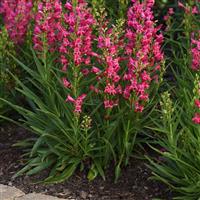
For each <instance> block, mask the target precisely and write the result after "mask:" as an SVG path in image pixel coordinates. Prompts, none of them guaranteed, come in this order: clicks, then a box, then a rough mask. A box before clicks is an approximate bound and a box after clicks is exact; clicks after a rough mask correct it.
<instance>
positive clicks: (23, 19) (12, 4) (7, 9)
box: [0, 0, 33, 44]
mask: <svg viewBox="0 0 200 200" xmlns="http://www.w3.org/2000/svg"><path fill="white" fill-rule="evenodd" d="M32 6H33V5H32V1H31V0H30V1H26V0H2V2H1V4H0V13H1V14H3V19H4V23H5V26H6V29H7V30H8V34H9V36H10V38H11V40H12V41H13V42H14V43H16V44H21V43H23V41H24V38H25V36H26V33H27V28H28V24H29V22H30V19H31V11H32Z"/></svg>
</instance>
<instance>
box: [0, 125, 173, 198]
mask: <svg viewBox="0 0 200 200" xmlns="http://www.w3.org/2000/svg"><path fill="white" fill-rule="evenodd" d="M30 136H31V134H30V133H29V132H28V131H26V130H25V129H23V128H21V127H16V126H13V125H1V126H0V184H5V185H10V186H15V187H17V188H19V189H21V190H22V191H23V192H25V193H31V192H39V193H44V194H49V195H53V196H57V197H61V198H71V199H74V198H76V199H77V200H81V199H88V200H119V199H122V200H153V199H163V200H168V199H169V200H170V199H172V194H171V193H170V192H169V190H168V188H166V187H165V186H163V185H162V184H160V183H157V182H154V181H153V180H150V179H149V177H150V176H151V171H150V170H149V169H148V168H147V167H146V165H145V163H144V161H141V160H138V159H134V158H133V159H132V160H131V161H130V164H129V166H127V167H126V168H125V169H123V171H122V176H121V177H120V179H119V181H118V183H117V184H114V181H113V180H114V177H113V169H112V168H110V169H109V170H108V171H107V172H106V174H107V176H106V177H107V179H106V181H103V180H102V179H101V178H100V177H99V178H96V179H95V180H94V181H92V182H89V181H88V180H87V178H86V175H85V174H84V173H80V172H77V173H76V174H75V175H74V176H73V177H71V178H70V179H69V180H68V181H66V182H64V183H62V184H54V185H42V184H33V182H35V181H39V180H42V179H43V178H45V177H46V175H47V172H43V173H41V174H38V175H34V176H31V177H28V176H21V177H19V178H16V179H14V180H13V179H12V178H11V177H12V176H13V174H15V173H16V172H17V171H18V170H19V169H21V168H22V166H23V163H22V154H23V153H24V152H22V150H19V149H17V148H14V147H12V145H13V144H14V143H16V142H18V141H20V140H22V139H25V138H28V137H30Z"/></svg>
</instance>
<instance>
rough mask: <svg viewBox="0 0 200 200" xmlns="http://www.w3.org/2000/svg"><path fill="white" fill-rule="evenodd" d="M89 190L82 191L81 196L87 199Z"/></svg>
mask: <svg viewBox="0 0 200 200" xmlns="http://www.w3.org/2000/svg"><path fill="white" fill-rule="evenodd" d="M87 195H88V194H87V192H85V191H81V192H80V197H81V198H82V199H86V198H87Z"/></svg>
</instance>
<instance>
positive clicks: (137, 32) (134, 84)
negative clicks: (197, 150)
mask: <svg viewBox="0 0 200 200" xmlns="http://www.w3.org/2000/svg"><path fill="white" fill-rule="evenodd" d="M132 2H133V6H132V7H131V8H130V9H129V11H128V22H127V30H126V34H125V37H126V39H127V41H128V42H127V45H126V48H125V54H126V55H127V57H128V69H127V71H126V73H125V75H124V78H123V79H124V81H125V84H126V86H125V89H124V91H123V94H124V97H125V98H126V99H127V100H129V101H130V104H131V107H134V109H135V111H136V112H142V111H143V109H144V105H145V102H147V101H148V99H149V92H148V91H149V88H150V86H151V83H152V81H153V80H154V81H157V79H158V77H159V76H158V75H159V71H160V68H161V67H160V66H161V63H162V62H163V52H162V51H161V45H162V42H163V35H162V34H161V33H159V30H160V27H155V22H154V16H153V11H152V8H153V5H154V1H153V0H145V1H143V3H140V1H132Z"/></svg>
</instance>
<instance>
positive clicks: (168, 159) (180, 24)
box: [148, 1, 200, 200]
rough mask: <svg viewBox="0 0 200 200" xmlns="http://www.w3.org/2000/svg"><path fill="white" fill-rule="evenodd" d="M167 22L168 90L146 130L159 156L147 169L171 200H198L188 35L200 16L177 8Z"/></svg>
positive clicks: (195, 78) (194, 82) (195, 81)
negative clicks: (168, 191) (171, 193)
mask: <svg viewBox="0 0 200 200" xmlns="http://www.w3.org/2000/svg"><path fill="white" fill-rule="evenodd" d="M191 2H192V1H191ZM191 2H188V3H191ZM192 3H194V2H192ZM189 5H190V4H187V6H189ZM167 23H168V28H167V32H166V33H165V34H166V44H165V53H166V55H167V57H168V58H167V64H168V65H169V66H170V67H169V68H168V70H167V75H168V77H167V79H168V82H166V83H167V84H166V85H167V86H166V88H167V89H168V91H167V92H165V93H163V95H162V97H161V103H160V107H161V111H156V112H157V113H158V116H157V117H154V118H153V119H152V122H153V123H154V126H153V127H149V128H150V129H151V130H153V132H154V133H155V134H156V137H157V139H156V142H155V143H156V145H152V144H151V147H152V148H153V149H154V150H155V151H156V152H157V153H158V156H157V157H154V158H148V160H149V162H150V166H149V167H150V169H152V171H153V178H154V179H156V180H158V181H161V182H163V183H165V184H167V185H169V186H170V188H171V189H172V190H173V191H174V192H175V195H174V198H173V199H181V200H186V199H187V200H190V199H191V200H195V199H196V200H197V199H199V198H200V192H199V191H200V184H199V183H200V167H199V166H200V157H199V153H200V145H199V144H200V143H199V141H200V127H199V125H195V124H194V123H193V122H192V118H193V116H194V113H195V110H196V108H195V105H194V99H196V98H197V97H199V96H198V93H199V90H198V88H197V86H198V85H199V71H193V70H192V68H191V59H192V57H191V34H192V32H195V33H196V32H197V30H199V27H200V24H199V15H191V13H187V12H183V10H181V9H180V12H177V14H175V15H174V16H173V17H171V18H170V19H169V20H168V22H167ZM169 92H170V93H171V95H169V94H170V93H169ZM196 95H197V96H196ZM170 96H171V97H170Z"/></svg>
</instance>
